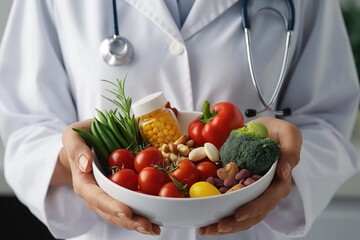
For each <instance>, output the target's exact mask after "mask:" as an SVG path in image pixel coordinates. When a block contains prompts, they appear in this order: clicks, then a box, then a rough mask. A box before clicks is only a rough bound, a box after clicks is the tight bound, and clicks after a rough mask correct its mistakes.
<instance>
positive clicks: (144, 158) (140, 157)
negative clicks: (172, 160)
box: [134, 147, 164, 173]
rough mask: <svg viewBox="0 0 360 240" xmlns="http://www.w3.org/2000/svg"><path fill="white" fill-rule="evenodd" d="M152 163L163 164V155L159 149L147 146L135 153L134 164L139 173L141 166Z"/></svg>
mask: <svg viewBox="0 0 360 240" xmlns="http://www.w3.org/2000/svg"><path fill="white" fill-rule="evenodd" d="M153 165H157V166H161V167H163V166H164V157H163V155H162V153H161V151H160V150H159V149H157V148H155V147H148V148H145V149H143V150H141V151H140V152H138V153H137V154H136V156H135V160H134V166H135V169H136V171H137V172H138V173H140V171H141V170H142V169H143V168H145V167H150V166H153Z"/></svg>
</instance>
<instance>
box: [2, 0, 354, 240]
mask: <svg viewBox="0 0 360 240" xmlns="http://www.w3.org/2000/svg"><path fill="white" fill-rule="evenodd" d="M177 2H179V5H177ZM185 2H186V3H185ZM242 2H243V1H236V0H222V1H220V0H206V1H205V0H197V1H193V3H191V2H190V3H187V1H182V0H181V1H175V0H164V1H160V0H156V1H155V0H154V1H140V0H118V1H117V8H116V12H117V15H118V21H117V23H118V25H119V26H118V29H119V32H120V35H121V36H123V37H125V38H126V39H128V40H129V42H130V43H131V45H132V46H133V49H134V55H133V58H132V60H131V62H130V63H128V64H124V65H121V66H115V67H114V66H110V65H108V64H107V63H106V62H105V61H104V60H103V59H102V57H101V56H100V54H99V46H100V44H101V42H102V41H103V39H104V38H106V37H107V36H110V35H112V34H113V33H114V32H113V31H114V30H113V17H112V3H111V1H110V0H106V1H104V0H93V1H81V0H78V1H71V0H62V1H55V0H43V1H18V0H14V3H13V7H12V10H11V14H10V17H9V21H8V25H7V28H6V31H5V34H4V37H3V40H2V45H1V49H0V85H1V87H0V116H1V118H0V133H1V138H2V140H3V142H4V143H5V145H6V153H5V177H6V180H7V182H8V183H9V185H10V186H11V187H12V189H13V190H14V192H15V194H16V196H17V197H18V198H19V200H20V201H21V202H22V203H24V204H25V205H26V206H27V207H28V208H29V209H30V210H31V212H32V213H33V214H34V215H35V216H36V217H37V218H39V219H40V220H41V221H42V222H43V223H44V224H45V225H46V226H47V227H48V229H49V230H50V232H51V233H52V234H53V235H54V236H55V237H56V238H66V239H86V240H88V239H96V240H98V239H136V240H142V239H166V240H172V239H174V240H175V239H182V240H183V239H187V240H193V239H221V240H223V239H277V240H278V239H289V238H293V237H300V236H304V235H306V233H308V231H309V229H310V228H311V226H312V224H313V222H314V221H315V220H316V218H317V217H318V216H319V214H320V213H321V212H322V211H323V209H324V208H325V207H326V205H327V204H328V203H329V201H330V200H331V198H332V196H333V195H334V193H335V192H336V191H337V189H338V188H339V186H341V185H342V184H343V183H344V182H345V181H346V180H347V179H349V178H350V177H351V175H353V174H354V173H355V171H356V164H357V161H358V160H357V158H356V155H355V153H354V151H353V149H352V146H351V143H350V141H349V138H350V136H351V132H352V128H353V125H354V120H355V115H356V112H357V109H358V106H359V84H358V79H357V75H356V72H355V67H354V61H353V57H352V53H351V49H350V46H349V42H348V38H347V35H346V30H345V27H344V23H343V20H342V16H341V11H340V9H339V5H338V1H336V0H330V1H328V0H319V1H311V0H301V1H299V0H294V6H295V13H296V21H295V27H294V29H295V30H294V32H293V35H292V43H291V46H290V49H289V63H288V66H287V68H286V84H285V85H284V87H283V89H282V90H284V94H281V97H280V98H279V99H277V103H278V105H279V106H280V108H282V107H290V108H291V109H292V115H291V116H287V117H284V118H283V119H282V120H280V119H279V118H275V116H274V115H273V114H271V113H269V112H263V113H260V114H258V115H257V116H256V118H257V119H258V121H262V122H264V123H265V124H266V125H268V126H269V127H270V131H271V134H272V136H273V137H274V138H276V139H277V140H278V141H280V142H281V146H282V149H281V151H282V152H281V156H282V157H281V159H280V161H279V165H278V169H277V174H276V177H275V180H274V181H273V183H272V184H271V186H270V187H269V189H268V190H267V191H266V192H265V193H264V194H263V195H262V196H260V197H259V198H258V199H256V200H254V201H253V202H250V203H249V204H247V205H245V206H243V207H241V208H239V209H238V211H236V212H234V215H233V216H230V217H229V218H226V219H223V220H220V221H219V223H217V224H213V225H211V226H205V227H203V228H201V229H169V228H163V227H159V226H157V225H154V224H152V223H150V222H149V220H148V219H145V218H143V217H141V216H136V215H134V214H132V212H131V210H130V209H129V208H128V207H127V206H125V205H123V204H122V203H120V202H117V201H115V200H114V199H112V198H110V197H109V196H107V195H106V194H104V192H103V191H102V190H101V189H100V188H99V187H98V186H97V185H96V183H95V180H94V178H93V176H92V173H91V172H90V171H91V159H92V155H91V151H90V149H88V148H87V146H86V145H85V144H84V142H83V141H82V140H81V139H80V138H79V137H78V136H77V135H76V134H74V133H73V132H72V131H70V129H71V127H73V126H76V127H82V128H84V129H86V128H88V127H89V124H90V121H89V120H87V119H91V118H92V117H93V116H95V114H96V113H95V108H100V109H106V108H112V107H113V106H111V105H109V103H108V101H106V100H105V99H104V98H103V97H101V95H103V94H106V91H105V89H106V85H104V84H103V83H102V82H101V81H100V80H101V79H107V80H112V81H114V80H116V79H117V78H121V79H122V78H124V77H125V75H127V81H126V93H127V95H128V96H131V97H132V98H133V100H137V99H139V98H141V97H143V96H146V95H148V94H149V93H152V92H155V91H163V92H164V93H165V95H166V97H167V98H168V100H169V101H170V102H171V104H172V105H173V106H175V107H177V108H178V109H182V110H188V111H194V110H197V111H199V110H200V109H201V105H202V103H203V101H204V100H205V99H208V100H209V101H210V102H211V103H216V102H219V101H230V102H233V103H234V104H236V105H237V106H238V107H239V108H240V109H241V110H242V111H245V110H246V109H259V110H261V109H262V108H263V106H262V103H261V101H260V100H259V97H258V94H257V92H256V91H255V89H254V87H253V85H252V82H251V78H250V74H249V65H248V63H247V59H246V48H245V42H244V41H245V40H244V31H243V29H242V27H241V25H242V16H241V13H240V9H241V3H242ZM284 2H285V1H280V0H276V1H275V0H274V1H265V0H262V1H261V0H253V1H250V3H249V14H250V16H252V15H253V14H254V12H256V10H257V9H260V8H262V7H264V5H266V6H270V7H273V8H275V9H279V10H281V11H285V12H286V5H285V4H284ZM182 3H183V4H185V6H183V5H182ZM251 33H252V35H251V36H252V38H251V41H252V46H253V48H252V49H253V56H254V63H255V64H254V66H255V68H256V73H257V74H256V77H257V79H258V84H259V86H260V88H261V92H262V93H263V96H264V98H265V99H267V101H268V99H269V98H270V97H271V96H272V94H273V92H274V88H275V86H276V84H277V79H278V76H279V71H280V68H281V61H282V54H283V49H284V48H283V45H284V36H285V30H284V23H283V21H282V19H281V18H279V17H278V16H276V15H274V14H272V13H271V12H263V13H261V14H257V15H256V18H254V19H253V20H252V32H251ZM251 119H252V118H247V119H246V120H247V121H248V120H251ZM299 160H300V161H299ZM144 204H146V203H144ZM217 235H219V236H217Z"/></svg>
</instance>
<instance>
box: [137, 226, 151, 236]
mask: <svg viewBox="0 0 360 240" xmlns="http://www.w3.org/2000/svg"><path fill="white" fill-rule="evenodd" d="M136 231H138V232H139V233H143V234H149V233H150V232H149V231H146V230H145V228H143V227H137V228H136Z"/></svg>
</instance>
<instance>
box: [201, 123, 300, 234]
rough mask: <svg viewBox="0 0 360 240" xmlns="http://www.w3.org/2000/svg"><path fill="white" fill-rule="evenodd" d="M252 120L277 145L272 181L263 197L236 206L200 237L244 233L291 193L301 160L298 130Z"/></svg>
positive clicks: (290, 125)
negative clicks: (294, 173) (294, 171)
mask: <svg viewBox="0 0 360 240" xmlns="http://www.w3.org/2000/svg"><path fill="white" fill-rule="evenodd" d="M254 121H258V122H261V123H263V124H265V125H266V126H267V128H268V130H269V135H270V137H271V138H272V139H274V140H275V141H276V142H278V143H279V145H280V158H279V161H278V165H277V169H276V174H275V176H274V179H273V181H272V183H271V184H270V186H269V187H268V188H267V189H266V190H265V192H264V193H263V194H262V195H260V196H259V197H258V198H256V199H255V200H253V201H251V202H249V203H247V204H245V205H243V206H241V207H239V208H238V209H237V210H236V212H235V213H234V215H233V216H230V217H227V218H224V219H221V220H220V221H219V222H217V223H214V224H211V225H209V226H205V227H201V228H200V229H199V233H200V235H220V234H226V233H234V232H237V231H242V230H246V229H248V228H250V227H252V226H253V225H255V224H257V223H259V222H260V221H262V220H263V219H264V218H265V217H266V216H267V214H268V213H269V212H270V211H271V210H272V209H273V208H274V207H275V206H276V205H277V204H278V202H279V201H280V200H281V199H282V198H285V197H286V196H287V195H288V194H289V192H290V190H291V185H292V178H291V171H292V169H293V168H294V167H295V166H296V165H297V164H298V162H299V160H300V150H301V145H302V136H301V132H300V130H299V129H298V128H297V127H296V126H294V125H293V124H291V123H289V122H286V121H284V120H279V119H276V118H271V117H262V118H259V119H257V120H254Z"/></svg>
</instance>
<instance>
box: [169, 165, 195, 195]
mask: <svg viewBox="0 0 360 240" xmlns="http://www.w3.org/2000/svg"><path fill="white" fill-rule="evenodd" d="M170 174H171V175H172V176H173V177H174V178H175V179H176V180H178V181H179V182H180V183H181V184H183V185H186V187H187V188H188V189H189V188H190V187H191V185H193V184H194V183H195V182H197V181H199V178H200V175H199V172H198V170H197V169H196V166H195V164H194V163H193V162H191V161H190V160H189V159H183V160H180V161H179V164H178V165H177V167H176V169H175V170H173V171H171V173H170Z"/></svg>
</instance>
